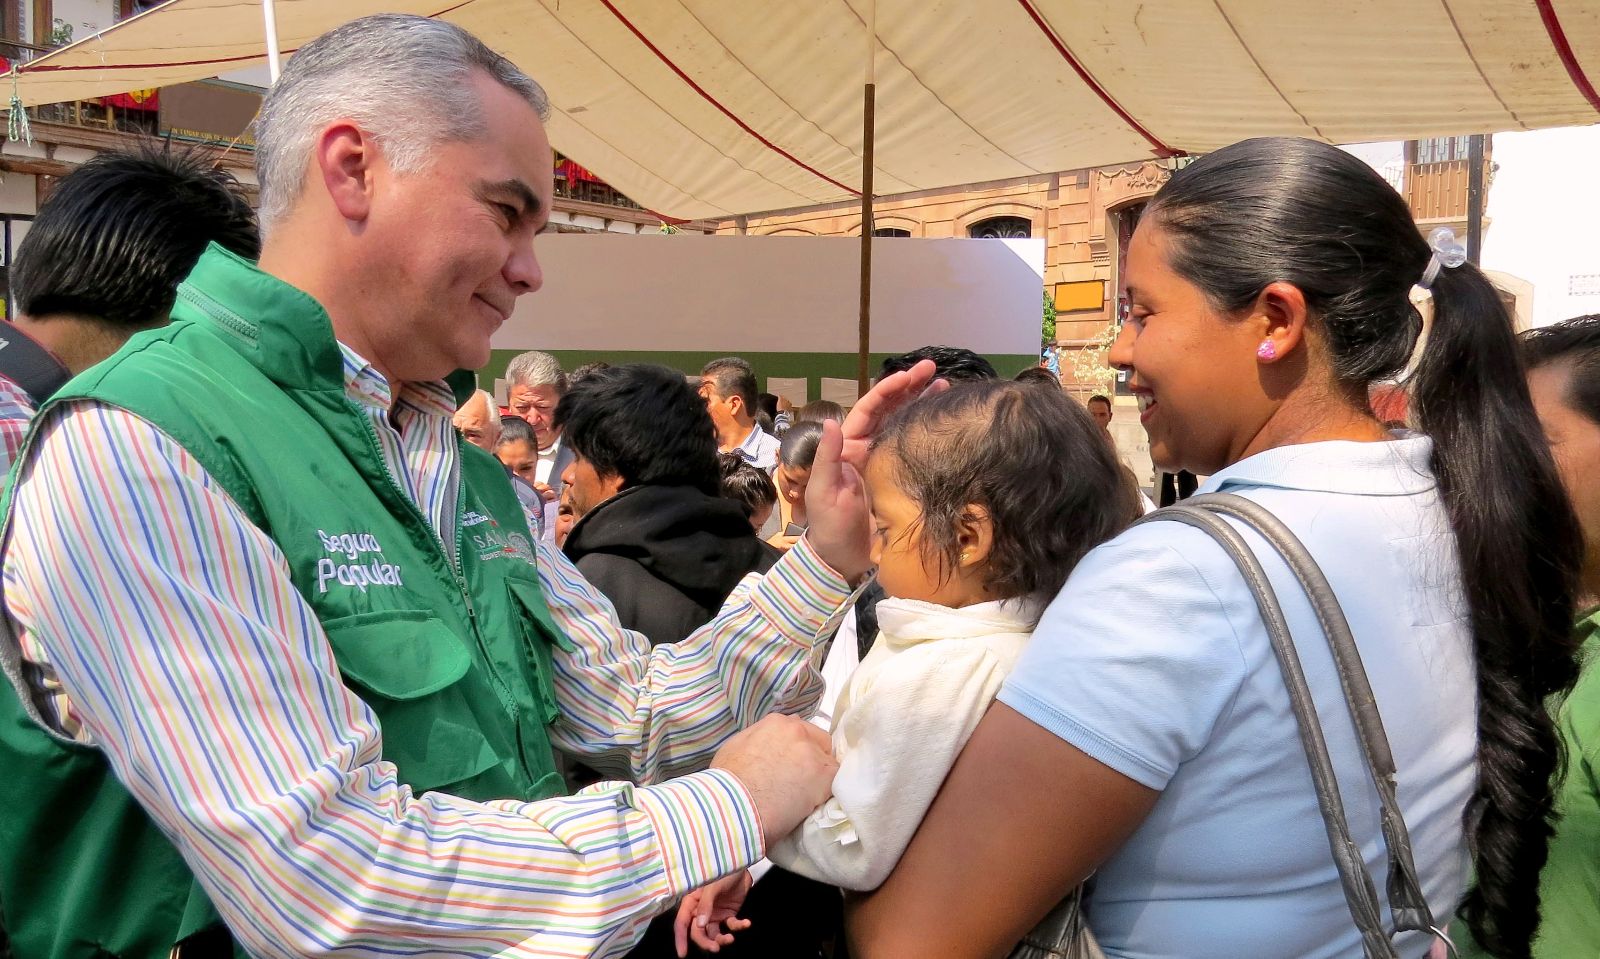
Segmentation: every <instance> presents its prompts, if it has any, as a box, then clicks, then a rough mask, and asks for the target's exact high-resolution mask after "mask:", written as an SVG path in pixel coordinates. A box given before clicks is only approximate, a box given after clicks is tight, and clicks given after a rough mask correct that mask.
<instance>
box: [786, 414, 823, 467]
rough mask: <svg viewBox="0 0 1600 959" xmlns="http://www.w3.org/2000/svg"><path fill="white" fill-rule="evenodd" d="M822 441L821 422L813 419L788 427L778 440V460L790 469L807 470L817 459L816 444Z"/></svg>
mask: <svg viewBox="0 0 1600 959" xmlns="http://www.w3.org/2000/svg"><path fill="white" fill-rule="evenodd" d="M820 442H822V424H821V423H818V422H815V421H814V420H807V421H806V422H804V423H796V424H794V425H793V426H791V427H789V432H787V433H785V434H783V439H782V440H780V441H779V442H778V462H780V463H782V464H783V465H784V466H787V467H789V468H790V469H797V470H808V469H810V468H811V464H812V463H814V462H816V460H817V444H818V443H820Z"/></svg>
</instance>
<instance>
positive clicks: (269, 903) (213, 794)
mask: <svg viewBox="0 0 1600 959" xmlns="http://www.w3.org/2000/svg"><path fill="white" fill-rule="evenodd" d="M30 457H31V462H30V463H29V464H28V465H27V466H26V467H25V470H24V472H23V474H22V477H21V479H20V481H19V486H18V489H17V492H16V505H15V510H16V513H15V518H14V523H13V528H12V533H11V537H10V541H9V542H8V544H7V545H6V548H5V554H4V574H5V587H6V588H5V598H6V603H7V606H8V611H9V613H10V615H11V617H12V624H13V628H14V629H15V630H16V631H17V632H18V633H19V634H20V636H21V639H22V641H23V646H24V649H27V650H32V651H34V656H35V661H36V662H43V663H47V664H48V668H49V669H51V670H53V671H54V673H55V674H56V676H57V677H58V678H59V681H60V683H61V686H62V688H63V689H64V690H65V692H66V694H67V695H68V696H69V697H70V707H68V708H69V711H70V712H71V714H72V718H73V719H74V720H77V721H81V722H82V724H83V726H84V728H85V729H86V731H87V733H88V735H89V738H90V739H92V741H93V742H94V743H95V744H96V745H97V746H99V748H101V749H102V750H103V751H104V752H105V754H106V755H107V757H108V758H109V760H110V762H111V765H112V768H113V769H114V771H115V772H116V774H117V777H118V779H119V780H121V781H122V782H123V783H125V784H126V785H127V786H128V788H129V789H130V790H131V791H132V793H133V794H134V796H135V797H136V798H137V799H138V801H139V802H140V804H141V805H142V806H143V807H144V808H145V809H146V810H147V811H148V812H149V813H150V814H151V816H152V817H153V818H154V819H155V820H156V822H157V823H158V824H159V825H160V827H161V828H162V829H163V830H164V831H165V832H166V833H167V835H168V836H170V837H171V838H172V839H173V841H174V842H175V843H176V844H177V846H178V848H179V849H180V851H181V852H182V853H183V855H184V858H185V860H186V861H187V862H188V863H189V865H190V867H191V868H192V869H194V871H195V873H196V875H197V876H198V877H199V879H200V881H201V882H202V884H203V885H204V886H205V888H206V890H207V892H208V893H209V894H210V896H211V899H212V901H213V902H214V903H215V904H216V906H217V908H218V910H219V911H220V912H221V913H222V915H223V917H224V919H225V920H226V921H227V922H228V925H229V926H230V927H231V928H232V930H233V932H234V934H235V936H236V937H237V938H238V939H239V940H240V942H241V943H242V944H243V945H244V946H245V947H246V948H247V949H248V950H249V951H251V952H252V953H254V954H257V955H264V956H281V955H302V956H304V955H320V954H323V953H327V952H332V951H334V950H345V951H348V952H349V953H351V954H369V955H386V956H388V955H395V954H398V953H401V952H405V953H414V952H416V951H418V950H421V951H424V952H427V953H429V954H433V955H458V956H479V955H483V956H488V955H512V956H515V955H523V956H532V955H539V956H589V955H614V954H617V953H620V952H622V951H624V950H625V949H626V947H627V946H628V945H629V944H630V943H632V942H633V941H634V940H635V939H636V938H637V934H638V932H639V931H640V930H641V929H642V927H643V924H644V922H646V921H647V920H648V919H649V917H650V916H651V915H652V914H653V913H655V912H658V911H659V910H660V908H661V907H663V906H665V905H666V904H668V903H670V902H671V901H672V900H673V899H675V898H676V897H677V896H679V895H681V894H683V893H685V892H687V891H688V890H690V889H693V888H695V887H697V886H699V885H702V884H704V883H705V882H707V881H710V880H712V879H715V878H716V877H717V876H719V875H721V874H723V873H726V872H730V871H732V870H734V869H736V868H739V867H742V866H745V865H748V864H749V863H751V862H753V861H755V860H756V859H757V858H759V856H760V855H761V851H762V836H761V823H760V818H761V814H758V812H757V808H758V807H757V806H756V805H755V803H754V801H753V799H752V797H753V796H754V795H757V794H762V795H776V794H780V793H783V792H785V790H783V789H782V788H775V786H774V785H773V783H765V782H762V777H759V776H758V777H754V778H751V777H748V776H747V779H748V781H749V782H750V783H751V786H750V788H749V789H746V788H745V786H744V785H743V784H742V783H741V779H740V776H737V775H733V774H732V773H730V772H727V771H724V770H721V769H718V770H710V771H707V772H703V773H698V774H696V775H694V776H691V777H687V778H684V779H680V780H677V781H675V782H672V783H667V784H664V785H661V786H654V787H649V788H638V787H632V786H627V785H618V784H607V785H606V786H605V787H603V788H602V787H597V788H596V790H594V791H591V792H588V793H584V794H580V795H578V796H574V797H570V798H565V799H552V800H548V801H545V802H539V803H522V802H515V801H511V800H506V801H500V802H491V803H474V802H468V801H465V800H461V799H457V798H454V797H451V796H446V795H442V794H440V793H429V794H427V795H425V796H422V797H417V796H414V795H413V794H412V792H411V790H410V789H409V788H408V787H405V786H401V785H399V784H398V783H397V782H396V780H395V771H394V767H393V766H392V765H390V764H389V763H387V762H383V761H382V760H381V759H380V758H379V757H380V754H381V748H382V743H381V739H380V733H379V729H378V724H377V721H376V719H375V717H374V716H373V715H372V713H371V711H370V710H368V708H367V707H366V705H365V704H364V703H363V702H362V701H361V700H360V699H359V698H357V697H356V696H355V695H354V694H352V693H351V692H350V691H349V690H348V689H347V688H346V687H345V685H344V683H343V682H342V681H341V679H340V677H339V673H338V669H337V666H336V665H335V663H334V660H333V655H332V651H331V649H330V647H329V645H328V642H327V639H326V636H325V635H324V633H323V631H322V629H321V626H320V625H319V624H318V622H317V620H316V618H315V616H314V614H313V612H312V610H311V609H310V608H309V607H308V606H307V605H306V603H305V602H304V600H303V599H302V598H301V596H300V594H299V593H298V592H296V591H295V589H294V587H293V585H292V583H291V582H290V580H289V578H288V573H287V566H286V563H285V561H284V558H283V556H282V554H281V553H280V552H279V551H278V549H277V547H276V546H275V545H274V544H273V543H272V541H271V540H269V539H268V538H267V537H266V536H265V535H264V534H263V533H262V532H261V531H260V530H259V529H257V528H256V527H255V526H253V525H252V524H251V523H250V522H249V521H248V520H247V519H246V518H245V517H244V515H243V514H242V513H241V512H240V511H239V510H238V509H237V507H236V506H235V505H234V503H233V502H232V501H231V500H230V499H229V498H228V496H227V495H226V493H225V492H224V491H223V490H222V489H221V488H220V487H218V486H217V485H216V484H215V482H214V481H213V480H212V479H211V478H210V477H209V476H207V475H206V473H205V472H204V471H203V470H202V469H201V468H200V466H199V465H198V464H197V463H196V462H195V461H194V460H193V459H192V458H191V457H190V456H189V455H188V454H187V453H186V452H185V451H184V450H183V449H182V448H181V447H179V446H178V445H177V444H176V443H174V442H173V441H172V440H171V439H170V438H168V437H166V436H165V435H164V434H162V433H160V432H159V431H158V430H156V429H155V428H154V427H152V426H151V425H150V424H148V423H146V422H144V421H142V420H140V419H138V418H137V417H134V416H132V415H131V414H128V413H126V412H122V411H118V410H112V409H107V408H104V407H98V406H92V405H80V406H77V407H74V408H72V409H70V410H69V411H67V412H66V413H65V414H53V419H52V421H51V422H50V423H48V424H46V426H45V428H44V430H43V432H42V433H41V435H40V436H39V437H38V439H37V440H36V442H35V449H34V451H33V452H32V453H31V454H30ZM757 732H759V730H758V731H757ZM744 742H745V743H746V744H750V743H751V742H752V740H751V739H749V738H748V737H747V738H746V739H745V740H744ZM730 749H732V747H730ZM748 751H750V752H754V753H765V754H771V753H773V750H772V748H771V744H770V743H767V744H766V746H765V747H763V746H762V745H761V743H760V741H757V742H756V743H755V745H754V746H753V747H752V748H751V749H750V750H748ZM780 752H781V750H780ZM785 761H786V762H788V763H790V764H793V763H795V762H797V761H798V762H799V763H800V764H801V765H805V761H804V758H803V757H801V758H800V759H799V760H797V759H796V758H795V756H794V754H793V753H791V754H790V758H789V759H788V760H785ZM722 762H723V759H722V758H720V757H719V764H721V763H722ZM729 765H730V766H732V764H731V763H730V764H729ZM813 771H814V770H813ZM741 775H743V773H741ZM768 778H770V777H768ZM820 781H822V782H825V781H826V780H825V779H822V780H820ZM775 782H776V780H775ZM780 786H781V783H780ZM804 792H805V790H804V789H795V790H792V793H799V794H803V793H804ZM791 798H792V796H791ZM815 798H816V799H820V798H821V795H820V794H819V795H817V796H816V797H815ZM810 801H812V802H814V801H815V799H811V800H810ZM792 804H794V805H804V800H803V799H801V800H795V801H794V802H793V803H792ZM759 808H761V809H762V810H771V809H772V808H773V807H772V806H761V807H759ZM803 814H804V810H803V809H801V810H799V811H798V812H795V813H794V814H793V816H794V818H793V819H791V820H789V822H788V825H792V824H793V823H794V822H797V821H798V818H799V816H800V815H803ZM765 815H766V818H768V819H770V820H775V821H774V822H769V823H768V824H767V825H768V827H769V828H774V829H778V828H785V827H784V826H783V825H781V824H779V823H778V822H776V820H781V819H783V818H784V816H785V815H787V813H785V814H783V815H780V814H778V813H774V812H767V813H765Z"/></svg>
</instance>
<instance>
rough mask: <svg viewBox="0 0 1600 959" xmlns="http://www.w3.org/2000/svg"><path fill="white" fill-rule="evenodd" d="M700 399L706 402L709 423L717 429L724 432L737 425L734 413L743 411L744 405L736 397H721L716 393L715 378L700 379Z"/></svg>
mask: <svg viewBox="0 0 1600 959" xmlns="http://www.w3.org/2000/svg"><path fill="white" fill-rule="evenodd" d="M700 398H701V399H703V400H705V401H706V410H707V411H708V412H709V413H710V414H711V422H713V423H715V424H716V426H717V429H719V430H724V429H728V428H729V427H733V426H737V425H738V423H739V421H738V420H737V419H736V418H735V412H736V411H737V410H740V409H743V408H744V403H743V401H742V400H740V399H739V397H737V396H723V395H722V394H721V393H719V392H717V378H716V377H715V376H702V377H700Z"/></svg>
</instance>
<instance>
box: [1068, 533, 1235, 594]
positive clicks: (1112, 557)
mask: <svg viewBox="0 0 1600 959" xmlns="http://www.w3.org/2000/svg"><path fill="white" fill-rule="evenodd" d="M1103 575H1110V576H1112V577H1114V578H1115V579H1117V580H1120V581H1122V582H1123V583H1125V584H1130V585H1131V584H1132V583H1135V582H1158V583H1162V584H1164V587H1165V588H1167V589H1169V590H1170V589H1175V588H1182V587H1184V586H1185V585H1187V586H1189V587H1192V588H1201V587H1204V588H1205V589H1207V590H1213V589H1215V588H1216V587H1217V586H1220V585H1222V584H1223V583H1227V582H1231V581H1234V580H1237V579H1238V578H1239V573H1238V566H1237V565H1236V564H1235V563H1234V561H1233V559H1232V557H1230V556H1229V555H1228V553H1227V551H1226V550H1225V549H1223V547H1222V546H1221V544H1219V543H1218V542H1217V541H1216V540H1214V539H1212V538H1211V536H1210V535H1209V534H1207V533H1205V532H1202V531H1201V530H1198V529H1196V528H1194V527H1193V526H1189V525H1188V524H1186V523H1181V522H1176V521H1173V520H1148V521H1146V522H1143V523H1138V524H1135V525H1134V526H1131V527H1129V528H1128V529H1126V530H1124V531H1123V532H1121V533H1120V534H1118V535H1117V536H1115V537H1114V538H1112V539H1110V540H1108V541H1107V542H1105V543H1102V544H1101V545H1100V546H1097V547H1095V548H1094V549H1092V550H1090V551H1089V553H1088V555H1086V556H1085V557H1084V558H1083V560H1082V561H1081V562H1080V563H1079V564H1078V568H1077V570H1075V571H1074V572H1073V574H1072V576H1071V577H1070V578H1069V579H1068V580H1067V588H1068V590H1070V589H1071V588H1072V585H1073V583H1074V581H1077V580H1097V579H1098V578H1099V577H1101V576H1103Z"/></svg>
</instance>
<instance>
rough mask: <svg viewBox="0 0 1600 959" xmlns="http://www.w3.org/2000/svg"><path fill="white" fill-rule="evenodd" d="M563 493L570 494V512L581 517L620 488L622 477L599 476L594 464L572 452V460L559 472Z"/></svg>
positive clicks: (619, 490)
mask: <svg viewBox="0 0 1600 959" xmlns="http://www.w3.org/2000/svg"><path fill="white" fill-rule="evenodd" d="M561 482H562V483H563V484H565V485H564V489H563V494H564V495H565V494H566V493H567V492H568V491H570V494H571V500H572V514H573V515H574V516H576V517H578V518H579V519H582V518H583V517H584V516H585V515H587V514H588V512H589V511H590V510H592V509H594V508H595V507H596V506H599V505H600V504H601V503H604V502H605V501H606V500H608V499H610V498H611V497H613V496H615V495H617V493H619V492H621V490H622V477H620V476H601V475H600V473H599V472H598V471H596V470H595V468H594V464H593V463H591V462H589V461H588V460H587V459H584V458H583V456H582V455H581V454H577V453H574V454H573V457H572V462H571V463H568V464H567V468H566V469H565V470H564V471H563V472H562V473H561Z"/></svg>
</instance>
